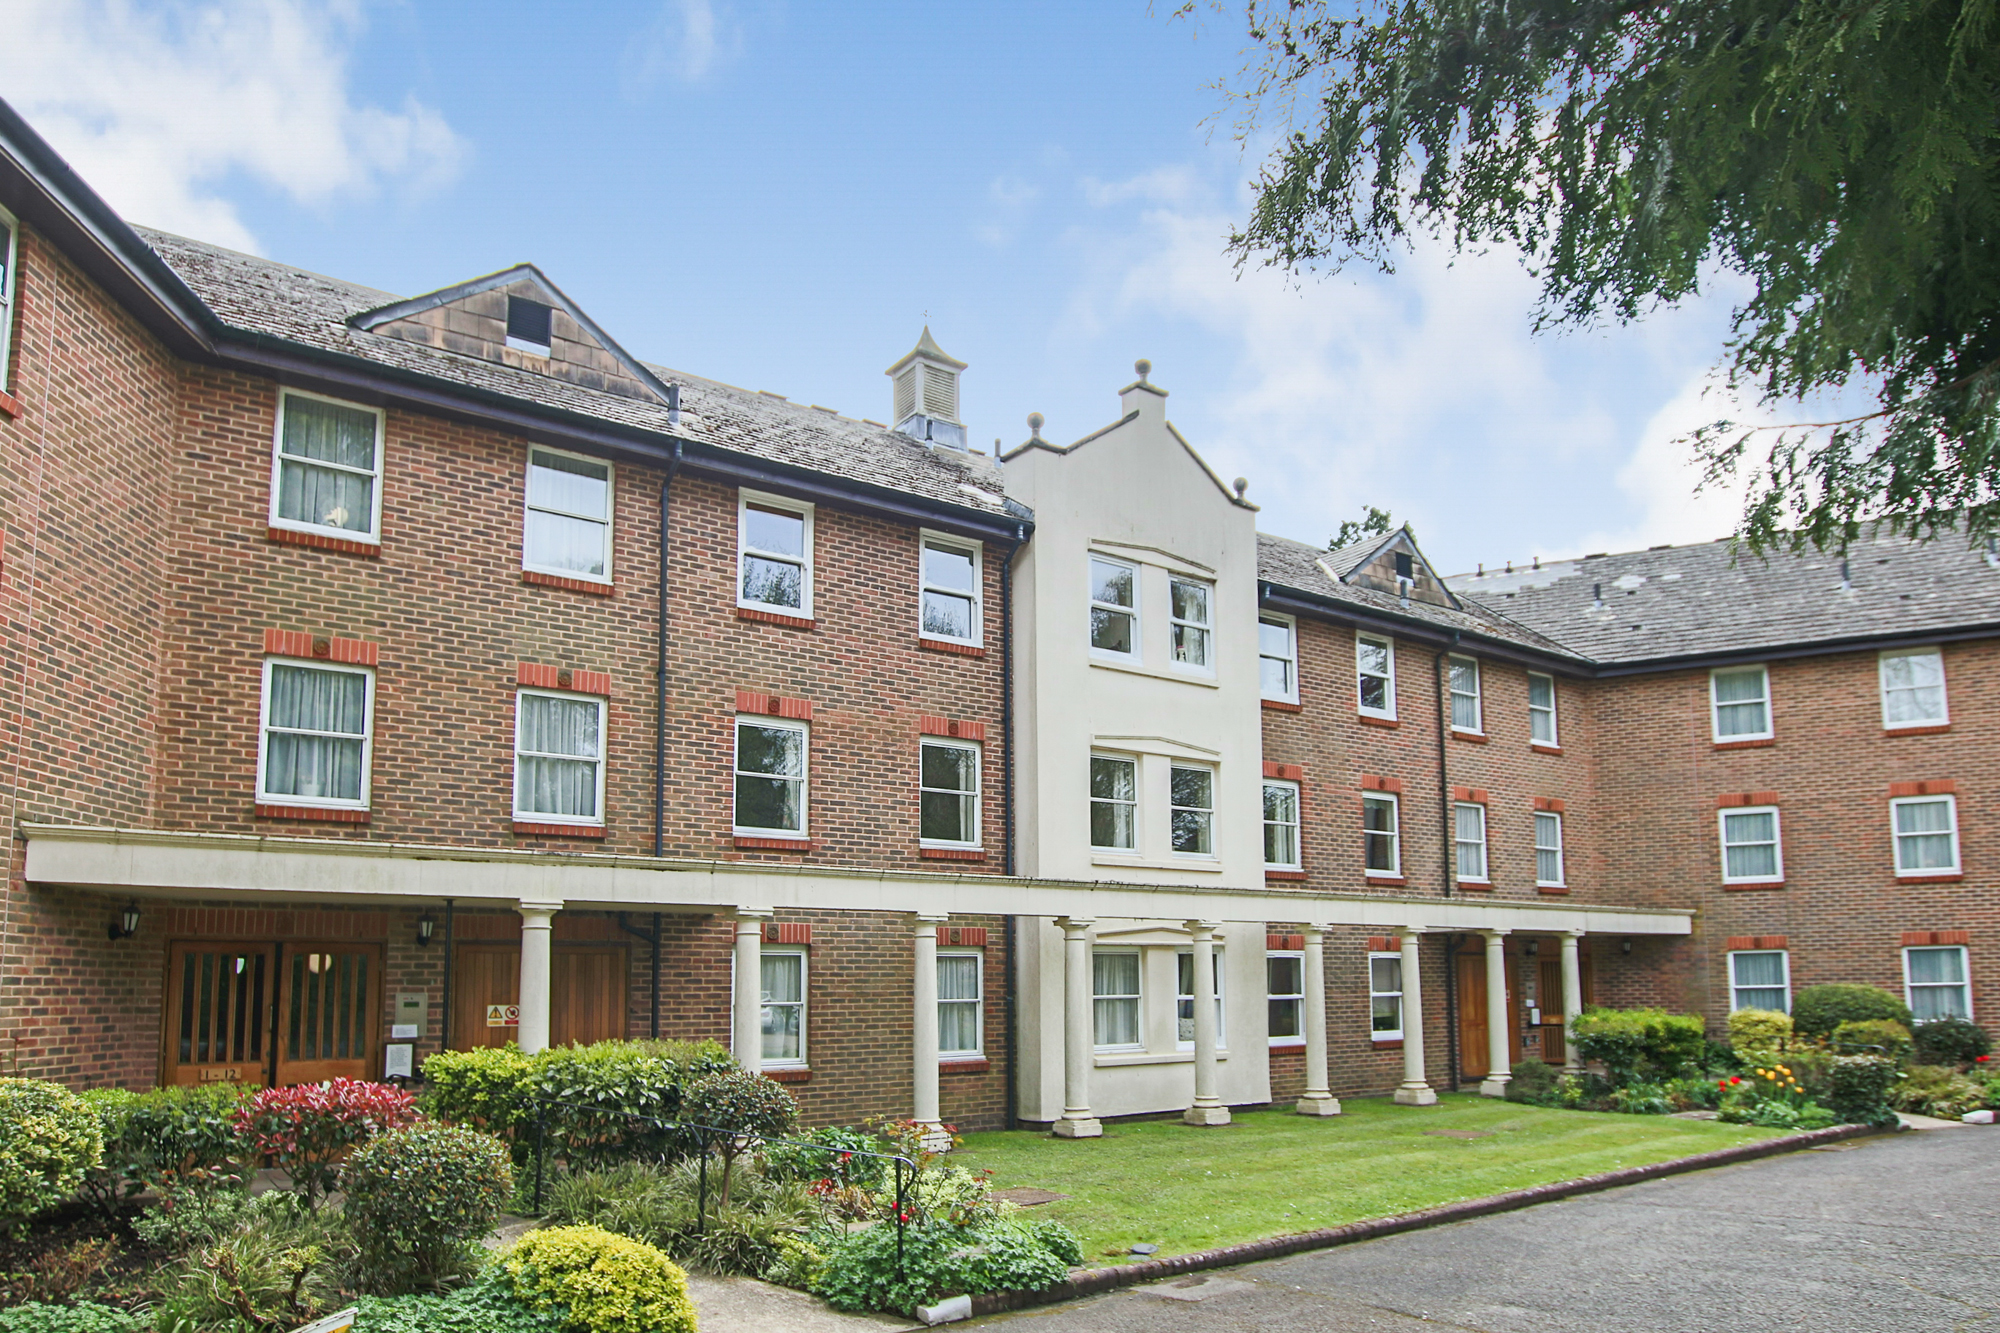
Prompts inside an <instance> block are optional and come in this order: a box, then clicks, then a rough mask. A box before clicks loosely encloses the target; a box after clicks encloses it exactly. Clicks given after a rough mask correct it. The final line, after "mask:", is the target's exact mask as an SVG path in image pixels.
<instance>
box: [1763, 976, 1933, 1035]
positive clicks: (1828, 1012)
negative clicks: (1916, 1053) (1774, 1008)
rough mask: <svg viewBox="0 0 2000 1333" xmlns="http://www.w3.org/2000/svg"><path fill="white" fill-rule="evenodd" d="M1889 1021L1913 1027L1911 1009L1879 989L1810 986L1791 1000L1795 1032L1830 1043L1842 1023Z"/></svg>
mask: <svg viewBox="0 0 2000 1333" xmlns="http://www.w3.org/2000/svg"><path fill="white" fill-rule="evenodd" d="M1877 1018H1886V1019H1888V1020H1890V1021H1891V1022H1895V1023H1901V1024H1902V1025H1903V1026H1904V1027H1906V1028H1907V1027H1908V1026H1909V1025H1910V1006H1909V1005H1907V1004H1904V1003H1903V1002H1902V1001H1901V1000H1900V999H1898V998H1897V997H1896V996H1894V995H1892V994H1890V993H1889V992H1888V991H1885V990H1883V989H1882V988H1881V987H1880V986H1851V985H1827V986H1808V987H1806V988H1805V989H1804V990H1802V991H1800V992H1799V993H1798V994H1797V995H1794V996H1793V997H1792V1030H1793V1031H1795V1032H1798V1033H1799V1034H1801V1035H1802V1036H1807V1037H1818V1038H1820V1039H1821V1040H1829V1039H1831V1038H1832V1036H1833V1030H1834V1029H1835V1028H1837V1027H1839V1026H1840V1025H1841V1024H1842V1023H1857V1022H1862V1021H1865V1020H1868V1019H1877Z"/></svg>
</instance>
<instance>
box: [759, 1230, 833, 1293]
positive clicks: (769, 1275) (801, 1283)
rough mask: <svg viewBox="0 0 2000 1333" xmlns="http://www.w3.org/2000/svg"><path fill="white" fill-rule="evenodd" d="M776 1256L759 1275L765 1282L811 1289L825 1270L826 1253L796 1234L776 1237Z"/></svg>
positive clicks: (805, 1289) (803, 1289) (801, 1289)
mask: <svg viewBox="0 0 2000 1333" xmlns="http://www.w3.org/2000/svg"><path fill="white" fill-rule="evenodd" d="M777 1248H778V1257H777V1258H776V1259H775V1260H773V1261H772V1263H771V1265H770V1267H768V1268H766V1269H765V1270H764V1271H763V1272H762V1273H761V1274H759V1276H761V1277H762V1278H763V1279H764V1280H765V1281H766V1282H775V1283H777V1284H778V1285H779V1286H781V1287H792V1288H794V1289H796V1290H798V1291H811V1290H812V1287H813V1284H814V1283H815V1282H818V1281H819V1279H820V1277H821V1275H822V1274H824V1273H825V1272H826V1254H825V1252H823V1251H822V1250H821V1249H820V1248H819V1247H818V1246H816V1245H812V1244H810V1243H808V1242H806V1241H803V1240H800V1239H799V1238H798V1237H797V1236H780V1237H778V1247H777Z"/></svg>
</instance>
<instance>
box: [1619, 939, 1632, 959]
mask: <svg viewBox="0 0 2000 1333" xmlns="http://www.w3.org/2000/svg"><path fill="white" fill-rule="evenodd" d="M1618 951H1619V952H1620V953H1622V954H1626V955H1627V956H1629V955H1630V954H1631V952H1632V937H1631V936H1629V935H1628V936H1626V937H1625V942H1624V943H1622V944H1620V945H1619V946H1618Z"/></svg>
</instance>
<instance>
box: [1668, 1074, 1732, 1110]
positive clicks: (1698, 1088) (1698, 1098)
mask: <svg viewBox="0 0 2000 1333" xmlns="http://www.w3.org/2000/svg"><path fill="white" fill-rule="evenodd" d="M1662 1091H1663V1092H1665V1094H1666V1098H1667V1103H1668V1105H1670V1106H1671V1107H1673V1109H1674V1110H1676V1111H1712V1110H1714V1109H1715V1105H1716V1103H1717V1102H1718V1101H1719V1100H1720V1099H1721V1095H1722V1093H1721V1089H1720V1088H1719V1087H1718V1086H1717V1083H1716V1080H1713V1079H1706V1078H1670V1079H1668V1080H1667V1081H1666V1083H1665V1084H1664V1085H1663V1087H1662Z"/></svg>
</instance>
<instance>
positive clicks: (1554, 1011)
mask: <svg viewBox="0 0 2000 1333" xmlns="http://www.w3.org/2000/svg"><path fill="white" fill-rule="evenodd" d="M1535 1003H1536V1004H1538V1005H1540V1006H1541V1010H1542V1027H1541V1032H1542V1059H1544V1060H1546V1061H1548V1062H1549V1063H1550V1064H1552V1065H1559V1064H1561V1063H1562V1062H1563V1061H1564V1060H1567V1059H1568V1058H1569V1044H1568V1039H1567V1038H1566V1037H1564V1036H1563V968H1562V960H1561V959H1559V958H1556V959H1550V958H1544V959H1542V960H1541V977H1540V984H1539V985H1538V986H1536V988H1535Z"/></svg>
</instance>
